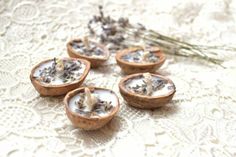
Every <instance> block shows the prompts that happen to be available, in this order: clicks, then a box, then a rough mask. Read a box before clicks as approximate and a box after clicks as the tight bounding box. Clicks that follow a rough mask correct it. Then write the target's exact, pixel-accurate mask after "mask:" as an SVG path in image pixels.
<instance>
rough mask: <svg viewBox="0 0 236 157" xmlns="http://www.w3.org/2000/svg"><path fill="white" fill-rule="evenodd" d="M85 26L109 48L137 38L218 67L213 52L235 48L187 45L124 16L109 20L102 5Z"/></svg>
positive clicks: (113, 49) (170, 52) (126, 44)
mask: <svg viewBox="0 0 236 157" xmlns="http://www.w3.org/2000/svg"><path fill="white" fill-rule="evenodd" d="M88 29H89V32H90V35H91V36H94V37H96V38H98V39H99V41H100V42H101V43H103V44H105V45H107V46H108V48H109V49H110V50H111V51H117V50H119V49H122V48H126V47H130V46H133V45H136V43H137V41H140V39H141V40H143V41H144V42H145V43H146V44H147V45H150V46H159V47H160V48H161V49H162V50H163V51H164V52H165V53H168V54H172V55H176V56H184V57H191V58H193V57H196V58H199V59H203V60H206V61H209V62H211V63H214V64H217V65H220V66H221V64H222V62H223V59H222V58H219V55H218V54H217V53H216V51H217V50H225V51H236V48H235V47H227V46H224V45H223V46H222V45H221V46H206V45H196V44H190V43H187V42H185V41H181V40H178V39H175V38H172V37H168V36H165V35H163V34H160V33H158V32H156V31H154V30H149V29H146V28H145V27H144V26H143V25H142V24H136V25H133V24H131V23H130V22H129V19H128V18H123V17H121V18H119V19H118V20H115V19H112V18H111V17H110V16H105V14H104V12H103V8H102V6H99V15H97V16H96V15H95V16H93V18H92V19H91V20H89V23H88ZM206 51H207V52H206Z"/></svg>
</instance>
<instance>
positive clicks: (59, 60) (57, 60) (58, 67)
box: [56, 58, 64, 72]
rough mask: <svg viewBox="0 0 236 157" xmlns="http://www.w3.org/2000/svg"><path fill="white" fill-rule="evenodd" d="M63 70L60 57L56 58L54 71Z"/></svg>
mask: <svg viewBox="0 0 236 157" xmlns="http://www.w3.org/2000/svg"><path fill="white" fill-rule="evenodd" d="M63 70H64V63H63V60H62V59H58V58H57V59H56V71H57V72H62V71H63Z"/></svg>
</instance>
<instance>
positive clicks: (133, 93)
mask: <svg viewBox="0 0 236 157" xmlns="http://www.w3.org/2000/svg"><path fill="white" fill-rule="evenodd" d="M119 89H120V93H121V95H122V97H123V98H124V100H125V101H126V102H127V103H128V104H129V105H131V106H134V107H138V108H143V109H152V108H158V107H161V106H163V105H165V104H167V103H168V102H169V101H170V100H171V99H172V97H173V96H174V94H175V91H176V88H175V85H174V83H173V82H172V81H171V80H170V79H168V78H165V77H163V76H160V75H157V74H150V73H138V74H133V75H128V76H126V77H125V78H123V79H122V80H121V81H120V83H119Z"/></svg>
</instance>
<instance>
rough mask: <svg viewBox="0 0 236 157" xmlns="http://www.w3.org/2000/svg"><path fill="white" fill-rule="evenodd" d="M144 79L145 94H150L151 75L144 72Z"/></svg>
mask: <svg viewBox="0 0 236 157" xmlns="http://www.w3.org/2000/svg"><path fill="white" fill-rule="evenodd" d="M143 77H144V80H145V82H146V85H147V95H151V94H152V92H153V91H152V75H151V74H150V73H144V74H143Z"/></svg>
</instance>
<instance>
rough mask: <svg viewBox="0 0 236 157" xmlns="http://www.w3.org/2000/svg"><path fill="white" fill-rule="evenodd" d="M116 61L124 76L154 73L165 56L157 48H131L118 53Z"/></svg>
mask: <svg viewBox="0 0 236 157" xmlns="http://www.w3.org/2000/svg"><path fill="white" fill-rule="evenodd" d="M116 61H117V64H118V65H119V66H120V67H121V69H122V70H123V72H124V73H126V74H133V73H140V72H154V71H156V70H157V69H158V68H160V67H161V66H162V64H163V63H164V62H165V56H164V54H163V53H162V51H160V49H159V48H158V47H151V48H149V49H144V48H141V47H132V48H128V49H124V50H121V51H118V52H117V54H116Z"/></svg>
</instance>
